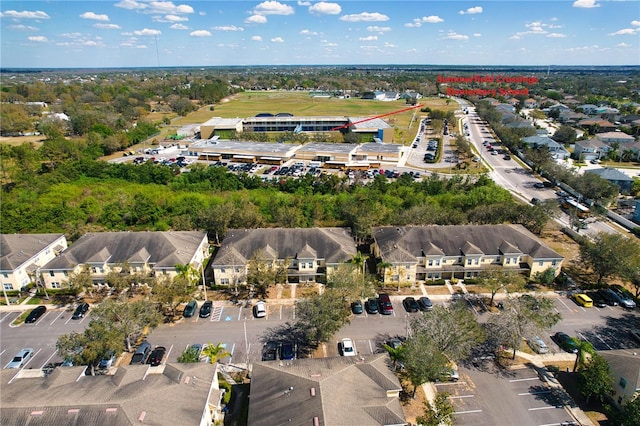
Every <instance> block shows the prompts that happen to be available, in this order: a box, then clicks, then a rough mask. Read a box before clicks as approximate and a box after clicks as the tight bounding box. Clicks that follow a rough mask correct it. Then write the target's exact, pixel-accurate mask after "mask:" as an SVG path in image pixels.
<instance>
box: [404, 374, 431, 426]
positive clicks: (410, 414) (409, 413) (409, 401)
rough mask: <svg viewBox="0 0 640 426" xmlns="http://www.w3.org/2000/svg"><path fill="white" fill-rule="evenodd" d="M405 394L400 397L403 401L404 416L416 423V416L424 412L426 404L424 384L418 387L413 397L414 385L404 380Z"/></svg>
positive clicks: (411, 422) (408, 420)
mask: <svg viewBox="0 0 640 426" xmlns="http://www.w3.org/2000/svg"><path fill="white" fill-rule="evenodd" d="M402 389H403V392H402V393H403V395H402V396H401V398H400V401H401V403H402V411H403V413H404V418H405V420H406V421H407V422H408V423H409V424H416V417H418V416H421V415H423V414H424V404H425V401H426V398H427V397H426V395H425V394H424V390H423V389H422V386H418V389H416V396H415V398H412V397H411V394H412V392H413V386H412V385H411V383H409V382H406V381H402Z"/></svg>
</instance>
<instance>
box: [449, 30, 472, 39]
mask: <svg viewBox="0 0 640 426" xmlns="http://www.w3.org/2000/svg"><path fill="white" fill-rule="evenodd" d="M443 38H444V39H447V40H469V36H466V35H464V34H458V33H456V32H455V31H449V32H448V33H447V35H446V36H444V37H443Z"/></svg>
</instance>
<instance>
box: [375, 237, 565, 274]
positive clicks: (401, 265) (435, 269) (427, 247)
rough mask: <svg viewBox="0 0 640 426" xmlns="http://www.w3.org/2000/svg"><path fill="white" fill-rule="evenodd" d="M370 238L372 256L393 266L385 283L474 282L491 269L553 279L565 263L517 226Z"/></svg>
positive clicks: (551, 250) (388, 269)
mask: <svg viewBox="0 0 640 426" xmlns="http://www.w3.org/2000/svg"><path fill="white" fill-rule="evenodd" d="M373 238H374V242H373V244H372V246H371V252H372V253H373V254H374V255H375V256H376V258H379V259H380V260H381V262H384V263H388V264H391V265H392V266H391V267H389V268H387V270H386V271H385V273H384V277H383V280H384V282H385V283H393V282H396V283H397V282H413V281H422V280H436V279H441V278H445V279H449V278H473V277H476V276H478V274H479V273H480V272H482V271H483V270H486V269H487V268H489V267H495V266H501V267H503V268H504V269H505V271H515V272H518V273H521V274H523V275H525V276H527V277H532V276H534V275H535V274H536V273H538V272H543V271H545V270H547V269H549V268H551V269H553V270H554V273H555V274H556V275H557V274H559V273H560V268H561V267H562V261H563V259H564V258H563V256H561V255H560V254H558V253H557V252H555V251H554V250H553V249H551V248H550V247H548V246H547V245H546V244H545V243H544V242H542V241H541V240H540V239H539V238H537V237H536V236H535V235H533V234H532V233H531V232H529V231H528V230H527V229H526V228H525V227H524V226H522V225H447V226H438V225H432V226H398V227H396V226H383V227H379V228H374V233H373Z"/></svg>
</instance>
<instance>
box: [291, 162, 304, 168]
mask: <svg viewBox="0 0 640 426" xmlns="http://www.w3.org/2000/svg"><path fill="white" fill-rule="evenodd" d="M293 166H294V167H304V161H296V162H295V163H294V164H293Z"/></svg>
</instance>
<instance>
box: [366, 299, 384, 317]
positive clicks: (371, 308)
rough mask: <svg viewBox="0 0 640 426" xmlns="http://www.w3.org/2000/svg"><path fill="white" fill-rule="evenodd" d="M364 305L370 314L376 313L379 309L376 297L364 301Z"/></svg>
mask: <svg viewBox="0 0 640 426" xmlns="http://www.w3.org/2000/svg"><path fill="white" fill-rule="evenodd" d="M364 306H365V308H366V309H367V312H368V313H370V314H377V313H378V312H379V311H380V308H379V306H378V299H374V298H373V297H372V298H369V299H368V300H367V301H366V302H364Z"/></svg>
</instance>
